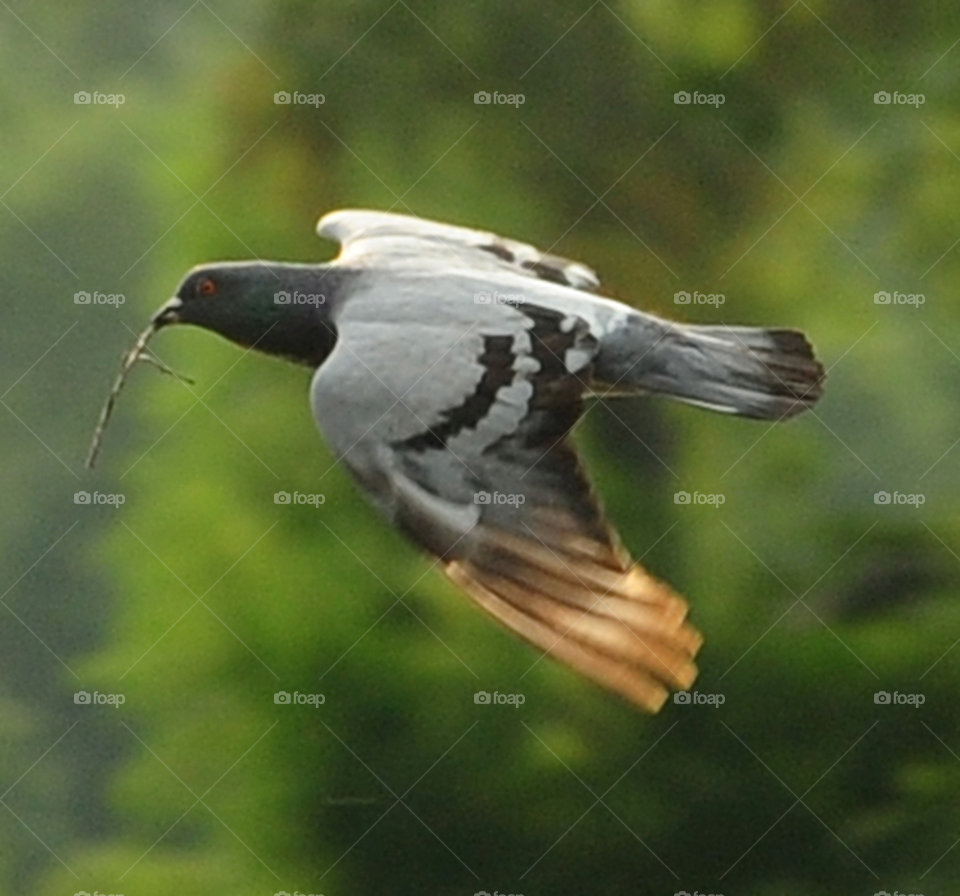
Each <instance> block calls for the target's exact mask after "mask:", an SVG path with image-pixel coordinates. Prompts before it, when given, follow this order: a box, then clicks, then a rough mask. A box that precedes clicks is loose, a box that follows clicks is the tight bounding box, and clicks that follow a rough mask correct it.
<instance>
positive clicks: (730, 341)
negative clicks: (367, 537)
mask: <svg viewBox="0 0 960 896" xmlns="http://www.w3.org/2000/svg"><path fill="white" fill-rule="evenodd" d="M317 233H318V234H319V235H320V236H321V237H325V238H328V239H332V240H336V241H337V242H339V243H340V246H341V251H340V255H339V256H338V257H337V258H336V259H335V260H334V261H333V262H332V263H330V264H285V263H277V262H266V261H256V262H242V263H219V264H207V265H202V266H200V267H197V268H194V269H193V270H191V271H190V272H189V273H188V274H187V276H186V278H185V279H184V280H183V282H182V283H181V284H180V287H179V289H178V290H177V294H176V297H175V298H173V299H171V300H170V301H169V302H167V304H166V305H164V306H163V308H161V309H160V311H159V312H157V314H156V315H155V317H154V318H153V321H152V323H151V328H152V329H151V333H152V331H154V330H156V329H159V328H161V327H165V326H167V325H170V324H174V323H178V324H194V325H197V326H200V327H205V328H207V329H209V330H213V331H214V332H216V333H219V334H220V335H221V336H224V337H226V338H227V339H230V340H232V341H233V342H235V343H238V344H239V345H241V346H244V347H254V348H256V349H257V350H259V351H263V352H267V353H269V354H272V355H278V356H281V357H283V358H286V359H288V360H290V361H293V362H295V363H299V364H304V365H307V366H308V367H310V368H312V369H314V370H315V371H316V372H315V374H314V377H313V382H312V386H311V390H310V399H311V402H312V406H313V412H314V415H315V417H316V420H317V424H318V425H319V428H320V430H321V431H322V433H323V434H324V435H325V436H326V438H327V440H328V442H329V443H330V445H331V446H332V448H333V451H334V453H335V455H336V457H337V458H338V459H339V460H342V461H343V463H344V465H345V466H346V467H347V469H349V470H350V472H351V473H352V474H353V476H354V477H355V478H356V480H357V481H358V483H359V484H360V486H361V487H362V488H363V490H364V491H365V492H366V493H367V495H368V496H369V497H370V498H371V499H372V501H373V503H374V504H375V505H376V506H377V508H379V510H380V512H381V513H382V514H383V515H384V516H385V517H386V518H387V519H388V520H389V521H390V522H391V523H393V525H395V526H396V527H397V528H398V529H400V530H401V531H402V532H404V533H405V534H406V535H407V536H409V537H410V538H411V539H412V540H413V541H414V542H416V543H417V544H418V545H420V546H421V547H422V548H424V549H425V550H426V551H427V552H429V553H430V554H432V555H433V556H435V557H437V558H439V562H440V564H442V568H443V570H444V572H445V573H446V574H447V576H449V578H450V579H452V580H453V582H455V583H456V584H457V585H458V586H460V588H462V589H463V591H465V592H466V593H467V594H468V595H469V596H470V597H471V598H472V599H473V600H474V601H476V603H477V604H479V605H480V606H481V607H482V608H483V609H484V610H486V611H487V612H488V613H490V615H492V616H493V617H495V618H496V619H498V620H499V621H500V622H502V623H503V624H504V625H506V626H507V627H508V628H510V629H512V630H513V631H514V632H516V633H517V634H518V635H520V636H521V637H523V638H525V639H526V640H527V641H529V642H530V643H531V644H533V645H534V646H535V647H536V648H537V649H538V650H540V651H543V652H545V653H548V654H550V655H551V656H553V657H554V658H555V659H558V660H560V661H562V662H564V663H567V664H568V665H569V666H571V667H573V668H574V669H576V670H577V671H579V672H580V673H582V674H583V675H586V676H587V677H589V678H591V679H593V680H594V681H595V682H598V683H599V684H601V685H603V686H605V687H607V688H609V689H611V690H612V691H615V692H617V693H619V694H621V695H622V696H624V697H626V698H627V699H628V700H630V701H632V702H633V703H635V704H637V705H639V706H641V707H643V708H644V709H646V710H649V711H651V712H656V711H657V710H658V709H660V707H661V706H662V705H663V703H664V702H665V701H666V699H667V697H668V696H669V691H670V689H688V688H689V687H690V685H691V684H692V683H693V681H694V679H695V678H696V674H697V669H696V666H695V665H694V658H695V656H696V654H697V651H698V649H699V648H700V645H701V643H702V637H701V636H700V634H699V633H698V632H697V631H696V630H695V629H694V628H693V627H692V626H691V625H690V624H689V623H688V622H687V621H686V618H687V603H686V601H685V600H684V599H683V598H682V597H680V596H679V595H678V594H676V593H675V592H674V591H673V590H672V589H671V588H670V587H669V586H668V585H666V584H665V583H663V582H660V581H658V580H657V579H655V578H654V577H653V576H651V575H650V574H649V573H648V572H646V571H645V570H644V569H642V568H641V567H640V566H639V565H637V564H635V563H633V561H632V560H631V558H630V555H629V554H628V553H627V551H626V550H625V549H624V547H623V546H622V544H621V543H620V540H619V538H618V536H617V534H616V532H614V531H613V529H612V528H611V527H610V526H609V525H608V524H607V523H606V521H605V520H604V516H603V512H602V510H601V508H600V506H599V504H598V502H597V499H596V498H595V496H594V494H593V493H592V491H591V487H590V483H589V480H588V479H587V476H586V474H585V472H584V470H583V467H582V465H581V463H580V461H579V460H578V457H577V453H576V451H575V449H574V447H573V445H572V443H571V439H570V431H571V429H572V428H573V426H574V424H576V422H577V420H578V418H579V417H580V416H581V414H582V412H583V407H584V400H585V398H586V397H589V396H591V395H595V396H599V397H600V398H601V399H602V398H603V397H604V396H605V395H607V394H612V393H616V394H621V395H622V394H624V393H627V394H636V395H642V394H647V393H653V394H660V395H666V396H669V397H672V398H676V399H679V400H680V401H683V402H687V403H689V404H693V405H697V406H699V407H703V408H709V409H711V410H714V411H723V412H725V413H728V414H736V415H738V416H742V417H751V418H754V419H759V420H775V421H779V420H784V419H787V418H790V417H793V416H795V415H797V414H799V413H800V412H802V411H804V410H805V409H807V408H809V407H811V406H812V405H813V404H814V403H815V402H816V401H817V399H818V398H819V397H820V395H821V391H822V388H821V381H822V380H823V377H824V370H823V367H822V366H821V364H820V363H819V362H818V361H817V360H816V358H815V356H814V353H813V349H812V348H811V346H810V344H809V343H808V342H807V340H806V338H805V337H804V335H803V334H802V333H800V332H798V331H796V330H788V329H766V328H758V327H728V326H725V325H724V326H688V325H685V324H680V323H676V322H669V321H666V320H662V319H660V318H658V317H655V316H653V315H651V314H646V313H644V312H641V311H637V310H636V309H634V308H631V307H630V306H628V305H624V304H621V303H620V302H616V301H612V300H610V299H606V298H602V297H600V296H597V295H595V294H594V293H595V292H596V290H597V289H598V288H599V285H600V284H599V281H598V279H597V276H596V274H595V273H594V272H593V271H592V270H590V268H588V267H586V266H584V265H582V264H579V263H577V262H573V261H568V260H566V259H564V258H560V257H558V256H555V255H551V254H545V253H542V252H540V251H538V250H537V249H535V248H534V247H533V246H530V245H527V244H525V243H520V242H515V241H513V240H509V239H504V238H502V237H499V236H496V235H495V234H493V233H486V232H483V231H479V230H472V229H468V228H465V227H455V226H451V225H448V224H442V223H439V222H434V221H427V220H423V219H420V218H416V217H410V216H406V215H399V214H391V213H386V212H379V211H360V210H344V211H336V212H332V213H330V214H328V215H326V216H324V217H323V218H322V219H321V220H320V222H319V224H318V225H317ZM141 341H143V338H142V337H141ZM138 345H140V343H139V342H138Z"/></svg>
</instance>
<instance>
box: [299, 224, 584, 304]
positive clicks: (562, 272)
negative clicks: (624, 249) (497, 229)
mask: <svg viewBox="0 0 960 896" xmlns="http://www.w3.org/2000/svg"><path fill="white" fill-rule="evenodd" d="M317 233H318V234H319V235H320V236H322V237H325V238H326V239H331V240H335V241H337V242H339V243H340V245H341V252H340V255H339V257H338V258H337V261H338V262H352V261H357V260H359V259H362V258H364V257H365V256H376V258H377V260H378V261H381V262H382V260H383V259H384V257H386V256H390V257H391V260H395V261H400V262H402V261H403V260H413V259H416V260H418V263H419V264H423V260H424V258H426V257H430V256H434V257H437V256H439V257H445V258H447V259H454V260H455V261H456V263H457V264H459V265H462V266H464V267H473V268H476V269H481V270H493V271H495V270H504V269H507V270H511V271H514V272H515V273H522V274H526V275H527V276H530V277H537V278H539V279H541V280H549V281H551V282H553V283H560V284H562V285H563V286H571V287H573V288H575V289H582V290H586V291H590V292H592V291H593V290H595V289H597V288H598V287H599V286H600V281H599V280H598V278H597V275H596V274H595V273H594V272H593V271H592V270H590V268H588V267H587V266H586V265H583V264H580V263H579V262H576V261H568V260H567V259H566V258H560V256H558V255H550V254H546V253H543V252H541V251H540V250H539V249H536V248H535V247H534V246H530V245H527V244H526V243H519V242H516V241H514V240H508V239H504V238H503V237H500V236H497V235H496V234H493V233H486V232H484V231H481V230H471V229H470V228H468V227H454V226H453V225H450V224H440V223H437V222H435V221H426V220H423V219H421V218H414V217H412V216H410V215H397V214H393V213H391V212H376V211H362V210H353V209H344V210H342V211H336V212H330V214H327V215H324V216H323V217H322V218H321V219H320V221H319V223H318V224H317Z"/></svg>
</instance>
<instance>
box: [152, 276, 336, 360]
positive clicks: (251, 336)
mask: <svg viewBox="0 0 960 896" xmlns="http://www.w3.org/2000/svg"><path fill="white" fill-rule="evenodd" d="M328 273H329V269H326V268H324V267H323V266H318V265H296V264H277V263H272V262H236V263H220V264H209V265H202V266H200V267H196V268H193V269H192V270H191V271H190V272H189V273H188V274H187V275H186V277H184V278H183V280H182V281H181V283H180V286H179V287H178V288H177V293H176V295H175V296H174V297H173V298H172V299H170V301H169V302H167V303H166V304H165V305H164V306H163V307H162V308H161V309H160V310H159V311H158V312H157V313H156V314H155V315H154V318H153V321H154V324H155V325H156V327H157V329H159V328H161V327H166V326H169V325H171V324H194V325H195V326H199V327H204V328H205V329H208V330H213V331H214V332H216V333H219V334H220V335H221V336H224V337H226V338H227V339H230V340H232V341H233V342H236V343H237V344H239V345H242V346H244V347H245V348H250V347H255V348H257V349H258V350H259V351H264V352H267V353H268V354H274V355H280V356H282V357H285V358H287V359H289V360H292V361H297V362H300V363H303V364H308V365H310V366H314V367H316V366H319V365H320V364H321V363H322V362H323V360H324V359H325V358H326V357H327V355H328V354H329V353H330V351H331V350H332V348H333V345H334V343H335V342H336V333H335V330H334V329H333V324H332V322H331V320H330V307H329V305H328V304H327V292H329V291H331V290H332V288H333V287H334V277H333V276H330V277H329V278H327V274H328Z"/></svg>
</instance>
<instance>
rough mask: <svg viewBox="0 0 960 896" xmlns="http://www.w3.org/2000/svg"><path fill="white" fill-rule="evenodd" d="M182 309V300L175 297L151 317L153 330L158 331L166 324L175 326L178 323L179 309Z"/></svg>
mask: <svg viewBox="0 0 960 896" xmlns="http://www.w3.org/2000/svg"><path fill="white" fill-rule="evenodd" d="M182 307H183V299H178V298H176V297H174V298H172V299H170V301H169V302H167V304H166V305H164V306H163V307H162V308H161V309H160V310H159V311H158V312H157V313H156V314H154V315H153V320H152V321H151V323H152V324H153V327H154V330H159V329H160V328H161V327H165V326H166V325H167V324H175V323H179V321H180V309H181V308H182Z"/></svg>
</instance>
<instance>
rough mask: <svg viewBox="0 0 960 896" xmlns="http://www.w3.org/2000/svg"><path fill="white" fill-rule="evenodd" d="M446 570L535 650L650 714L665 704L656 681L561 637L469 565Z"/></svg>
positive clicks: (453, 565) (664, 694)
mask: <svg viewBox="0 0 960 896" xmlns="http://www.w3.org/2000/svg"><path fill="white" fill-rule="evenodd" d="M445 569H446V573H447V575H448V576H449V577H450V578H451V579H452V580H453V581H454V582H456V583H457V584H458V585H460V587H462V588H463V589H464V590H465V591H466V592H467V593H468V594H470V596H471V597H473V599H474V600H476V602H477V603H478V604H479V605H480V606H481V607H483V609H484V610H486V611H487V612H488V613H490V614H491V615H492V616H493V617H494V618H495V619H497V620H498V621H499V622H501V623H503V624H504V625H506V626H507V627H508V628H510V629H512V630H513V631H515V632H516V633H517V634H518V635H520V636H521V637H523V638H525V639H526V640H527V641H529V642H530V643H531V644H533V645H534V646H535V647H539V648H540V649H541V650H544V651H546V652H548V653H549V654H550V655H551V656H552V657H554V658H555V659H558V660H560V661H561V662H565V663H567V664H568V665H570V666H572V667H573V668H574V669H576V670H577V671H578V672H580V673H582V674H583V675H586V676H587V677H588V678H591V679H593V680H594V681H596V682H597V683H598V684H601V685H603V686H604V687H607V688H609V689H610V690H612V691H615V692H616V693H618V694H621V695H622V696H624V697H626V698H627V699H628V700H630V701H631V702H633V703H636V704H637V705H639V706H642V707H643V708H644V709H646V710H648V711H649V712H657V711H658V710H659V709H660V708H661V707H662V706H663V704H664V703H665V702H666V700H667V697H668V696H669V691H668V690H667V688H666V687H665V686H664V685H662V684H661V683H660V682H658V681H657V680H656V679H654V678H652V677H650V676H649V675H645V674H643V672H642V670H639V669H636V668H634V667H632V666H630V665H629V664H627V663H624V662H618V661H616V660H610V659H608V658H607V657H605V656H602V655H601V654H599V653H595V652H594V651H592V650H589V649H588V648H586V647H584V646H582V645H581V644H580V643H578V642H577V641H573V640H571V639H569V638H561V637H560V635H561V634H562V633H561V632H557V631H554V630H553V629H552V628H550V627H549V626H547V625H545V624H544V623H542V622H540V621H539V620H538V619H535V618H534V617H532V616H530V615H528V614H526V613H524V612H523V611H522V610H520V609H518V608H517V607H515V606H513V605H512V604H510V603H508V602H507V601H505V600H503V599H502V598H501V597H499V596H498V595H496V594H494V593H493V592H492V591H490V590H489V589H487V588H485V587H484V586H483V585H481V584H480V583H479V582H478V581H477V580H476V579H475V578H474V577H473V576H472V574H471V573H470V571H469V569H468V568H467V565H466V564H462V563H460V562H459V561H454V562H452V563H448V564H447V565H446V568H445Z"/></svg>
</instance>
